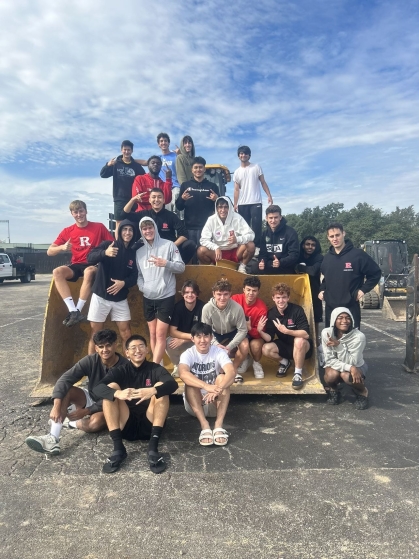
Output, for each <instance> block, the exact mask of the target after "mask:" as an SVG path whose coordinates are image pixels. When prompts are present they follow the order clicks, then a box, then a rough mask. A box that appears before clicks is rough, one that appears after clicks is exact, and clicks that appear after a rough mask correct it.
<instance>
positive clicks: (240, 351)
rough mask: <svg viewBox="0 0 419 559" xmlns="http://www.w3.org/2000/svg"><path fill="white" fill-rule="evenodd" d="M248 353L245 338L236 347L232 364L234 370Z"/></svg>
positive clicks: (247, 344) (247, 342)
mask: <svg viewBox="0 0 419 559" xmlns="http://www.w3.org/2000/svg"><path fill="white" fill-rule="evenodd" d="M248 355H249V340H248V339H247V338H245V339H244V340H243V341H242V342H240V344H239V347H238V348H237V351H236V355H235V356H234V360H233V366H234V370H235V371H237V369H238V368H239V367H240V365H241V364H242V363H243V361H244V360H245V359H246V357H247V356H248Z"/></svg>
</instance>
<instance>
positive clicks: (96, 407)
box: [26, 330, 128, 456]
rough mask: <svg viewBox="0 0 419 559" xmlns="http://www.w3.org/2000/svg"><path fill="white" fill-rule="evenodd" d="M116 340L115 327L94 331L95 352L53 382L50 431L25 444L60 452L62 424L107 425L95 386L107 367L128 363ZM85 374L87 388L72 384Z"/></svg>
mask: <svg viewBox="0 0 419 559" xmlns="http://www.w3.org/2000/svg"><path fill="white" fill-rule="evenodd" d="M116 340H117V336H116V332H114V331H113V330H100V331H99V332H96V334H94V336H93V342H94V344H95V351H96V353H94V354H92V355H87V357H83V359H80V361H78V362H77V363H76V364H75V365H74V367H72V368H71V369H69V370H68V371H67V372H65V373H63V374H62V375H61V377H60V378H59V379H58V381H57V382H56V384H55V386H54V391H53V393H52V398H53V400H54V406H53V408H52V410H51V413H50V420H49V423H50V426H51V432H50V433H49V434H48V435H41V436H40V437H28V438H27V439H26V444H27V445H28V446H29V448H31V449H32V450H36V452H43V453H44V454H50V455H52V456H54V455H56V454H60V443H59V440H60V433H61V429H62V428H63V425H66V426H68V427H69V428H70V429H80V430H81V431H85V432H86V433H95V432H96V431H101V430H102V429H104V428H105V427H106V422H105V417H104V415H103V412H102V400H101V399H98V398H96V397H95V395H94V393H93V389H94V387H95V386H96V384H98V383H99V382H100V381H101V379H102V378H103V377H104V376H105V375H106V374H107V372H108V369H110V368H111V367H115V366H116V365H122V364H123V363H128V361H127V360H126V359H125V357H122V355H119V353H116ZM84 377H87V379H88V382H89V384H88V389H87V388H78V387H77V386H73V385H74V384H75V383H76V382H79V381H81V380H82V378H84ZM95 400H96V401H95ZM70 410H71V411H70Z"/></svg>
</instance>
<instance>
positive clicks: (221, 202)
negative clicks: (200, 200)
mask: <svg viewBox="0 0 419 559" xmlns="http://www.w3.org/2000/svg"><path fill="white" fill-rule="evenodd" d="M221 204H223V205H225V204H227V206H229V203H228V200H226V199H225V198H224V196H220V197H219V198H217V201H216V202H215V207H216V208H218V206H220V205H221Z"/></svg>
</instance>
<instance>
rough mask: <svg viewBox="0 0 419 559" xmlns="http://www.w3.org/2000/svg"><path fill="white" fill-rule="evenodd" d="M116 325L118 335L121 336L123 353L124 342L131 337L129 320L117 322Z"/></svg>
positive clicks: (123, 350) (123, 351)
mask: <svg viewBox="0 0 419 559" xmlns="http://www.w3.org/2000/svg"><path fill="white" fill-rule="evenodd" d="M116 325H117V326H118V330H119V335H120V336H121V340H122V353H123V354H124V353H125V342H126V341H127V340H128V338H130V337H131V321H130V320H121V321H117V322H116Z"/></svg>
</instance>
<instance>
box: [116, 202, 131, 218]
mask: <svg viewBox="0 0 419 559" xmlns="http://www.w3.org/2000/svg"><path fill="white" fill-rule="evenodd" d="M128 202H129V200H127V201H126V202H124V201H123V200H114V203H113V218H114V220H115V221H122V220H123V219H125V217H124V206H126V205H127V204H128Z"/></svg>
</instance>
